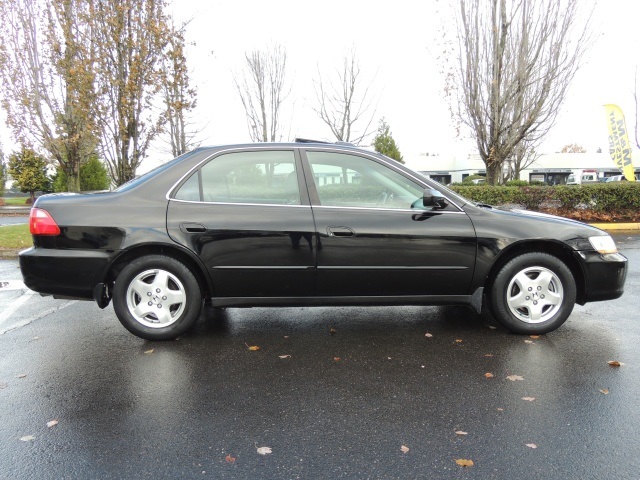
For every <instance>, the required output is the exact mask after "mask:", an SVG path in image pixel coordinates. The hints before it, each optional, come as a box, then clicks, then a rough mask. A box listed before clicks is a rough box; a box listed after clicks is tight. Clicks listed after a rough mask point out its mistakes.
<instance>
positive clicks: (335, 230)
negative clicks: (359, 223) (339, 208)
mask: <svg viewBox="0 0 640 480" xmlns="http://www.w3.org/2000/svg"><path fill="white" fill-rule="evenodd" d="M327 233H328V234H329V236H330V237H355V236H356V232H354V231H353V230H351V229H350V228H349V227H327Z"/></svg>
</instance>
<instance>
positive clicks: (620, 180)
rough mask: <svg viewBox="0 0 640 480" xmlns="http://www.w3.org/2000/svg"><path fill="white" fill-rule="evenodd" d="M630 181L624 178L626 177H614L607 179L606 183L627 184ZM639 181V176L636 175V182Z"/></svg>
mask: <svg viewBox="0 0 640 480" xmlns="http://www.w3.org/2000/svg"><path fill="white" fill-rule="evenodd" d="M627 181H628V180H627V179H626V178H625V177H624V175H613V176H612V177H607V179H606V180H605V183H609V182H627ZM637 181H639V179H638V175H636V182H637Z"/></svg>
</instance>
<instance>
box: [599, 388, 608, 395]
mask: <svg viewBox="0 0 640 480" xmlns="http://www.w3.org/2000/svg"><path fill="white" fill-rule="evenodd" d="M600 393H601V394H603V395H609V389H608V388H601V389H600Z"/></svg>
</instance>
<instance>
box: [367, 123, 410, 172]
mask: <svg viewBox="0 0 640 480" xmlns="http://www.w3.org/2000/svg"><path fill="white" fill-rule="evenodd" d="M373 148H374V149H375V151H376V152H378V153H381V154H382V155H386V156H387V157H389V158H392V159H393V160H396V161H397V162H400V163H404V160H403V159H402V154H401V153H400V149H399V148H398V145H396V141H395V140H394V139H393V137H392V136H391V128H390V127H389V125H388V124H387V122H386V121H385V119H384V118H382V119H381V120H380V125H379V126H378V133H377V134H376V136H375V138H374V139H373Z"/></svg>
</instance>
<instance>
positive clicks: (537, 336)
mask: <svg viewBox="0 0 640 480" xmlns="http://www.w3.org/2000/svg"><path fill="white" fill-rule="evenodd" d="M529 338H533V339H534V340H535V339H537V338H540V335H529Z"/></svg>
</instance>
